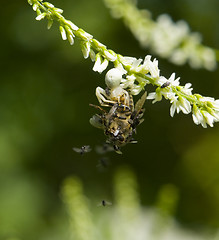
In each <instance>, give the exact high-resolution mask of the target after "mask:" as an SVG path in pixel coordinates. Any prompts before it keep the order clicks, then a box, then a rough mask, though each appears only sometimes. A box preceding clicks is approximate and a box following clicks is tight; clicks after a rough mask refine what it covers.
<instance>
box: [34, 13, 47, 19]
mask: <svg viewBox="0 0 219 240" xmlns="http://www.w3.org/2000/svg"><path fill="white" fill-rule="evenodd" d="M45 16H46V13H45V12H44V13H41V14H40V15H38V16H37V17H36V20H37V21H40V20H42V19H44V18H45Z"/></svg>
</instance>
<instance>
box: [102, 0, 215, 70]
mask: <svg viewBox="0 0 219 240" xmlns="http://www.w3.org/2000/svg"><path fill="white" fill-rule="evenodd" d="M104 1H105V3H106V5H107V7H109V8H110V9H111V11H112V14H113V16H114V17H117V18H123V20H124V21H125V23H126V25H127V26H128V28H130V30H131V31H132V33H133V34H134V36H135V37H136V38H137V39H138V41H139V42H140V44H141V45H142V46H143V47H150V48H151V50H152V51H153V52H154V53H155V54H157V55H159V56H161V57H164V58H168V59H169V60H170V61H171V62H173V63H175V64H178V65H182V64H185V63H186V62H188V63H189V64H190V66H191V67H192V68H202V67H203V68H206V69H208V70H214V69H215V68H216V62H217V59H216V53H215V51H214V50H213V49H212V48H209V47H207V46H204V45H202V43H201V40H202V39H201V35H200V34H199V33H192V32H190V29H189V26H188V24H187V23H186V22H185V21H182V20H181V21H178V22H176V23H174V22H173V21H172V19H171V18H170V17H169V16H168V15H166V14H162V15H160V16H159V17H158V19H157V21H153V20H152V18H151V14H150V13H149V12H148V11H146V10H139V9H138V8H137V7H136V1H130V0H104Z"/></svg>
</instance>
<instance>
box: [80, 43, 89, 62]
mask: <svg viewBox="0 0 219 240" xmlns="http://www.w3.org/2000/svg"><path fill="white" fill-rule="evenodd" d="M90 47H91V43H90V41H81V51H82V53H83V56H84V58H85V59H87V58H88V57H89V54H90V50H91V49H90Z"/></svg>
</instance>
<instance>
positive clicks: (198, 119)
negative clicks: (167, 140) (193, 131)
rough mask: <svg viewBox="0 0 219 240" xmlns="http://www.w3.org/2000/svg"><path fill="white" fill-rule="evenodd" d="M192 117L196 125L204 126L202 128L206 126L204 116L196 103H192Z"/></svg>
mask: <svg viewBox="0 0 219 240" xmlns="http://www.w3.org/2000/svg"><path fill="white" fill-rule="evenodd" d="M192 118H193V121H194V123H195V124H196V125H198V124H201V125H202V127H204V128H206V127H207V125H206V122H205V120H204V117H203V115H202V113H201V111H200V109H199V108H198V107H197V106H196V104H194V105H193V113H192Z"/></svg>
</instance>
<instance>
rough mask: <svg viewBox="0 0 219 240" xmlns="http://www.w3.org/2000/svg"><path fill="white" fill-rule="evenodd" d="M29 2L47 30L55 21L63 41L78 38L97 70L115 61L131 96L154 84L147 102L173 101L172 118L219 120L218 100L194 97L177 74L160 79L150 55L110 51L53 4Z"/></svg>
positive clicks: (200, 120) (94, 68)
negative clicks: (181, 115)
mask: <svg viewBox="0 0 219 240" xmlns="http://www.w3.org/2000/svg"><path fill="white" fill-rule="evenodd" d="M114 1H116V0H114ZM28 2H29V4H30V5H32V7H33V10H34V11H36V13H37V17H36V20H42V19H44V18H46V19H47V20H48V28H50V27H51V26H52V23H53V21H57V22H58V23H59V24H60V26H59V30H60V33H61V36H62V39H63V40H68V41H69V42H70V44H73V43H74V38H75V37H77V39H78V40H79V41H80V46H81V50H82V53H83V55H84V58H89V57H90V59H91V60H92V61H93V62H94V66H93V70H94V71H96V72H99V73H102V72H103V71H104V70H106V69H107V67H108V64H109V62H112V63H113V65H114V68H117V69H118V70H119V71H120V72H121V75H124V77H123V78H122V82H121V87H122V88H123V89H127V90H128V92H129V93H130V94H132V95H138V94H139V93H140V92H141V91H142V90H145V87H146V85H147V84H152V85H153V86H155V87H156V90H155V92H153V93H150V94H149V95H148V99H153V103H154V102H157V101H161V100H162V97H164V98H165V99H168V100H169V101H170V102H171V108H170V115H171V116H173V115H174V113H175V112H177V113H179V112H180V111H182V112H183V113H185V114H188V113H190V112H192V114H193V120H194V122H195V123H196V124H201V125H202V126H203V127H207V124H208V125H209V126H211V127H212V126H213V123H214V122H218V121H219V100H214V99H213V98H209V97H202V96H201V95H199V94H192V88H191V84H190V83H187V84H185V86H180V82H179V78H177V79H175V74H174V73H173V74H172V75H171V76H170V78H169V79H167V78H165V77H163V76H161V75H160V70H159V68H158V61H157V60H156V59H154V60H151V56H149V55H148V56H146V57H145V59H144V60H143V59H136V58H134V57H124V56H122V55H120V54H117V53H115V52H114V51H113V50H110V49H107V47H106V46H105V45H103V44H102V43H100V42H99V41H98V40H96V39H94V38H93V36H92V35H90V34H89V33H87V32H85V31H84V30H83V29H81V28H78V27H77V26H76V25H75V24H73V23H72V22H71V21H69V20H66V19H65V18H64V17H63V16H62V12H63V11H62V10H61V9H59V8H55V7H54V6H53V5H52V4H51V3H48V2H43V1H42V0H28ZM120 14H122V13H120ZM185 32H186V31H185Z"/></svg>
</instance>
